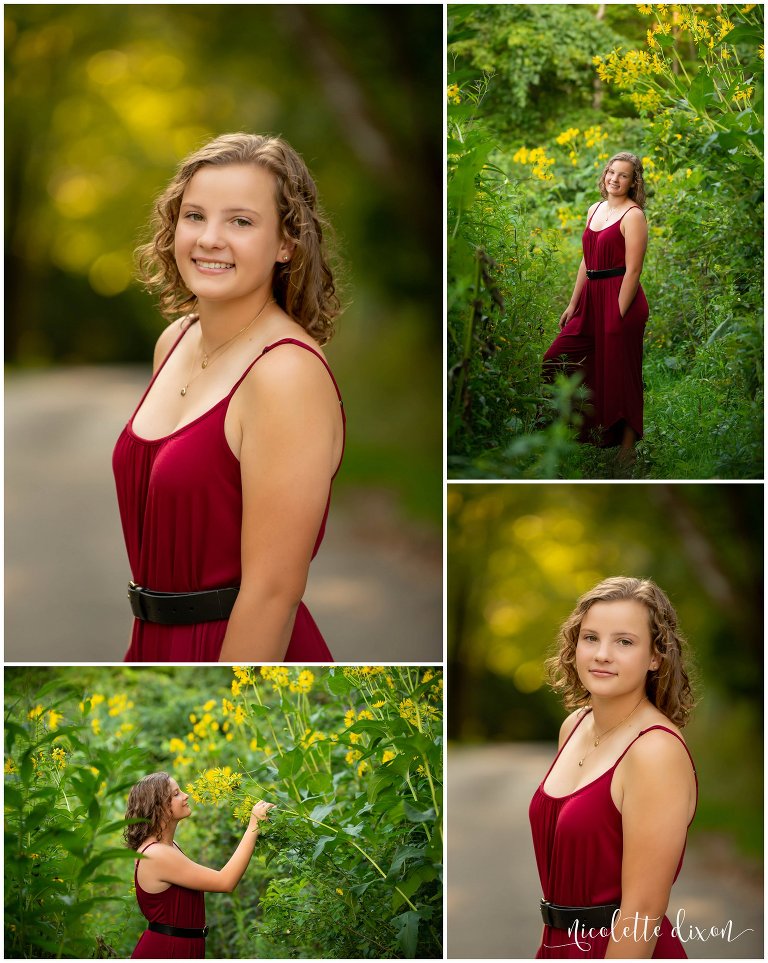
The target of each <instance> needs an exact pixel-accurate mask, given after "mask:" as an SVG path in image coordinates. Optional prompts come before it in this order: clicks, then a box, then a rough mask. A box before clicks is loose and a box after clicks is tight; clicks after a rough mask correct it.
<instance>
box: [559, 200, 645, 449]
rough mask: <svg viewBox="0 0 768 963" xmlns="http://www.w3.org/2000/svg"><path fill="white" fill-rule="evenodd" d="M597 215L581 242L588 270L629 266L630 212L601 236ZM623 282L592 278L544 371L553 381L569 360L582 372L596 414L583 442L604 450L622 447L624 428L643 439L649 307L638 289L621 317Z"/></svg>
mask: <svg viewBox="0 0 768 963" xmlns="http://www.w3.org/2000/svg"><path fill="white" fill-rule="evenodd" d="M598 206H599V205H598ZM629 210H632V208H629ZM596 213H597V208H595V210H594V211H593V212H592V217H590V219H589V221H588V222H587V226H586V228H585V230H584V234H583V235H582V238H581V243H582V247H583V249H584V264H585V266H586V268H587V270H589V271H605V270H608V269H609V268H618V267H626V262H625V253H626V245H625V243H624V235H623V234H622V233H621V228H620V227H619V225H620V224H621V222H622V221H623V220H624V217H625V216H626V215H627V213H628V211H625V212H624V214H622V216H621V217H620V218H619V220H618V221H615V222H614V223H613V224H610V225H609V226H608V227H606V228H604V229H603V230H602V231H593V230H592V229H591V228H590V226H589V225H590V224H591V223H592V218H593V217H594V216H595V214H596ZM623 280H624V278H623V277H622V276H617V277H612V278H599V279H596V280H593V281H590V280H589V279H587V280H586V281H585V282H584V287H583V288H582V291H581V297H580V298H579V303H578V305H577V307H576V312H575V314H574V315H573V317H572V318H571V320H570V321H569V322H568V323H567V324H566V325H565V327H564V328H563V330H562V331H561V332H560V334H559V335H558V336H557V337H556V338H555V340H554V341H553V343H552V345H551V346H550V348H549V350H548V351H547V353H546V354H545V355H544V370H545V374H546V377H547V378H549V379H551V378H552V377H553V376H554V373H555V372H556V370H557V367H558V364H557V362H558V359H559V358H561V357H563V356H564V355H565V356H567V359H568V361H567V363H566V368H567V370H569V371H570V370H572V369H574V368H577V369H580V370H582V371H583V384H584V385H586V387H587V388H589V390H590V394H591V397H590V400H589V404H590V406H591V408H592V412H591V414H588V415H587V417H586V420H585V424H584V426H583V429H582V432H581V439H582V440H583V441H590V440H593V439H595V438H596V439H597V441H598V443H599V444H601V445H604V446H610V445H619V444H621V440H622V435H623V432H624V425H625V424H626V425H629V427H630V428H632V429H633V430H634V432H635V433H636V435H637V437H638V438H642V437H643V332H644V331H645V324H646V322H647V320H648V302H647V301H646V299H645V294H644V293H643V289H642V287H641V286H638V288H637V294H636V295H635V298H634V300H633V301H632V303H631V304H630V306H629V310H628V311H627V313H626V314H625V315H624V317H623V318H622V316H621V313H620V311H619V291H620V290H621V284H622V281H623Z"/></svg>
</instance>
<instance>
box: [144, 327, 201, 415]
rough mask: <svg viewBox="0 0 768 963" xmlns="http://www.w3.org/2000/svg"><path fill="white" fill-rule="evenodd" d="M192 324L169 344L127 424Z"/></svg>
mask: <svg viewBox="0 0 768 963" xmlns="http://www.w3.org/2000/svg"><path fill="white" fill-rule="evenodd" d="M181 320H182V321H183V320H184V318H182V319H181ZM195 323H196V322H195V321H193V322H192V324H195ZM192 324H189V325H187V327H186V328H184V329H183V330H182V332H181V334H180V335H179V336H178V338H176V340H175V341H174V342H173V344H172V345H171V350H170V351H169V352H168V354H167V355H166V356H165V357H164V358H163V360H162V361H161V362H160V364H159V365H158V368H157V371H156V372H155V373H154V374H153V375H152V378H151V379H150V382H149V384H148V385H147V389H146V391H145V392H144V394H143V395H142V396H141V400H140V401H139V403H138V404H137V405H136V408H135V410H134V412H133V414H132V415H131V419H130V421H129V422H128V424H129V425H132V424H133V419H134V418H135V417H136V415H137V414H138V413H139V408H141V406H142V405H143V404H144V399H145V398H146V397H147V395H148V394H149V391H150V389H151V387H152V385H153V384H154V383H155V382H156V381H157V377H158V375H159V374H160V372H161V371H162V370H163V368H164V367H165V365H166V362H167V361H168V359H169V358H170V357H171V355H172V354H173V352H174V351H175V350H176V348H178V346H179V343H180V342H181V339H182V338H183V337H184V335H185V334H186V333H187V331H189V330H190V328H191V327H192Z"/></svg>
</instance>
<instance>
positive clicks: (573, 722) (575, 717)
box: [557, 707, 586, 749]
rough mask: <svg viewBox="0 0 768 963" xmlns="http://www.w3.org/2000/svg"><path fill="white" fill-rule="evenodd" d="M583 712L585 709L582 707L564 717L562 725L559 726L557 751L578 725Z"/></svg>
mask: <svg viewBox="0 0 768 963" xmlns="http://www.w3.org/2000/svg"><path fill="white" fill-rule="evenodd" d="M585 712H586V709H584V708H583V707H582V708H581V709H574V710H573V712H572V713H571V714H570V715H569V716H566V717H565V719H564V720H563V724H562V725H561V726H560V737H559V738H558V741H557V748H558V749H562V747H563V744H564V743H565V741H566V739H567V738H568V736H570V734H571V733H572V732H573V730H574V729H575V728H576V726H577V725H578V723H579V719H581V717H582V716H583V715H584V713H585Z"/></svg>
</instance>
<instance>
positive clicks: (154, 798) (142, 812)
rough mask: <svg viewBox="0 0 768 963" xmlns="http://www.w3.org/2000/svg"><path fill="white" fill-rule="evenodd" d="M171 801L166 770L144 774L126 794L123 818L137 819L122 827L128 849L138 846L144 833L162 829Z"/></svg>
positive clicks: (142, 839)
mask: <svg viewBox="0 0 768 963" xmlns="http://www.w3.org/2000/svg"><path fill="white" fill-rule="evenodd" d="M170 802H171V777H170V776H169V775H168V773H167V772H153V773H150V774H149V775H148V776H144V778H143V779H141V780H139V782H137V783H136V785H135V786H134V787H133V788H132V789H131V791H130V793H129V794H128V805H127V807H126V810H125V818H126V819H140V820H142V822H140V823H132V824H131V825H130V826H126V827H125V828H124V829H123V837H124V839H125V842H126V844H127V845H128V846H129V847H130V848H131V849H138V848H139V846H141V844H142V843H143V842H144V840H145V839H147V837H148V836H157V835H159V834H160V833H161V832H162V831H163V826H164V825H165V823H166V821H167V819H168V812H169V806H170Z"/></svg>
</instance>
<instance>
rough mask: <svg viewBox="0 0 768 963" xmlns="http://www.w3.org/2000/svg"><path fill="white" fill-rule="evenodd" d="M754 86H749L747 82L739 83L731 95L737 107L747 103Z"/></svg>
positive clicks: (744, 105)
mask: <svg viewBox="0 0 768 963" xmlns="http://www.w3.org/2000/svg"><path fill="white" fill-rule="evenodd" d="M754 90H755V88H754V87H750V86H749V85H748V84H742V85H740V86H739V87H738V88H737V90H736V92H735V93H734V95H733V98H732V99H733V101H734V103H735V104H736V105H737V106H739V107H746V106H747V105H748V104H749V100H750V97H751V96H752V94H753V93H754Z"/></svg>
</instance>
